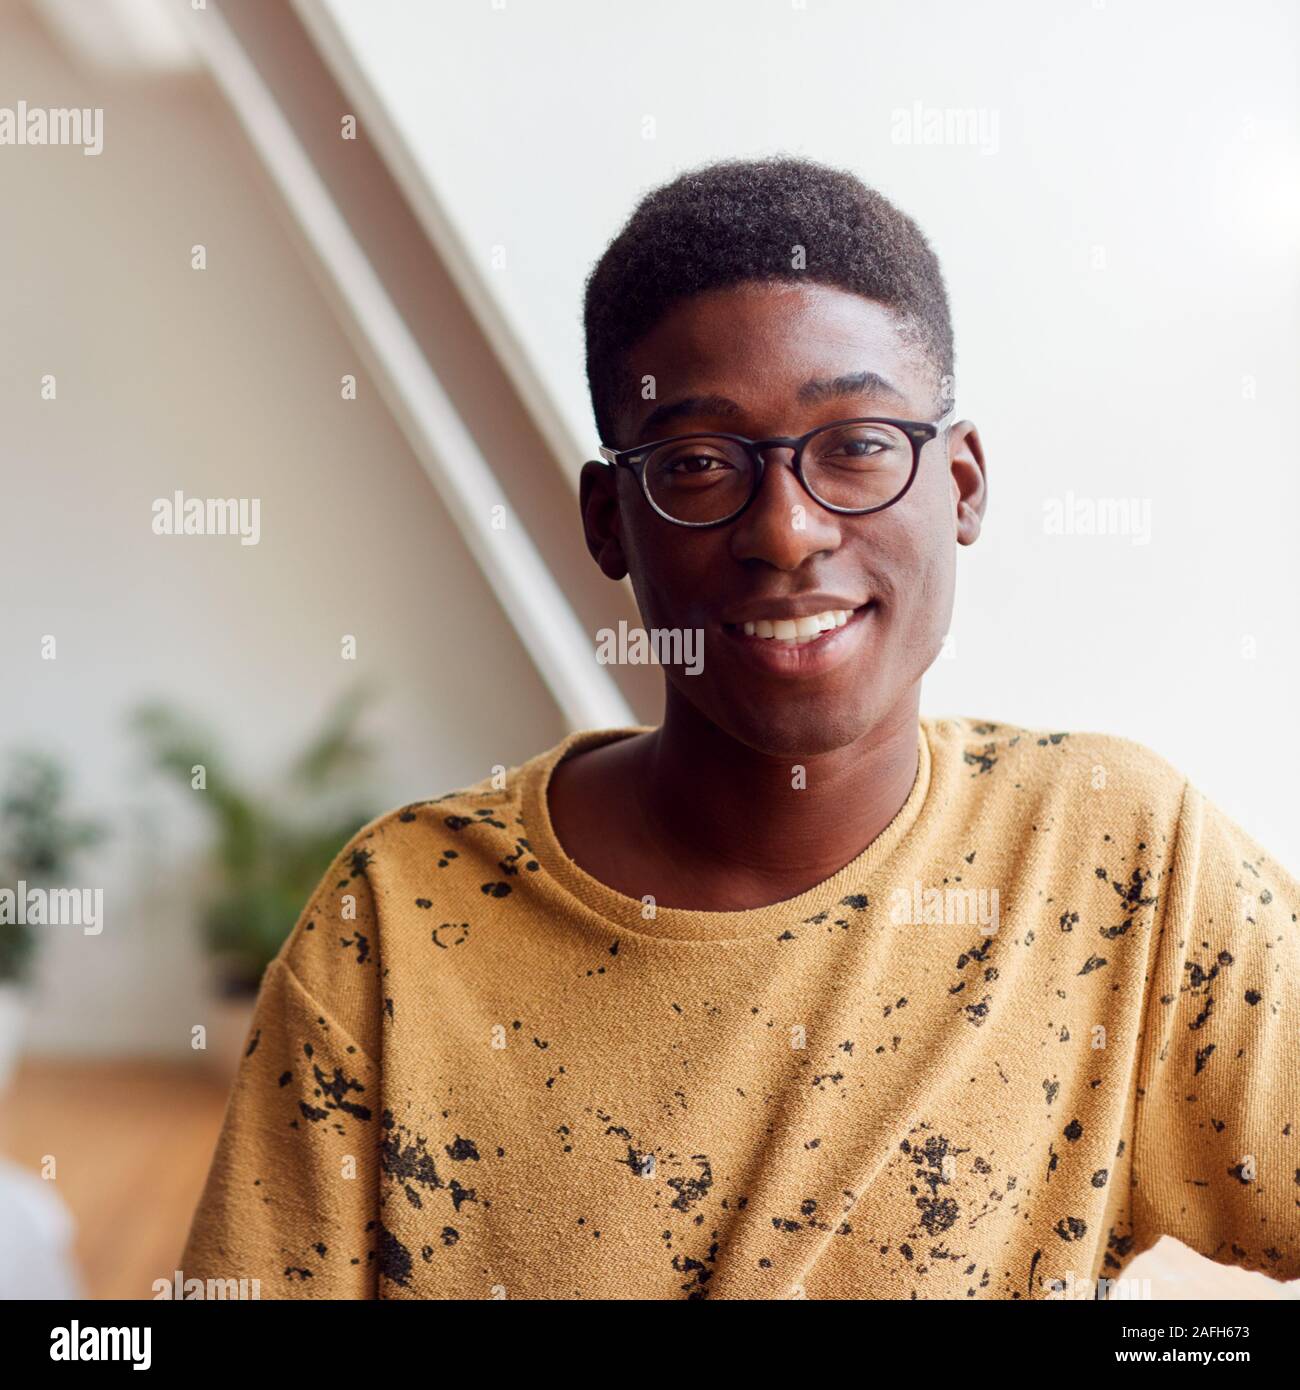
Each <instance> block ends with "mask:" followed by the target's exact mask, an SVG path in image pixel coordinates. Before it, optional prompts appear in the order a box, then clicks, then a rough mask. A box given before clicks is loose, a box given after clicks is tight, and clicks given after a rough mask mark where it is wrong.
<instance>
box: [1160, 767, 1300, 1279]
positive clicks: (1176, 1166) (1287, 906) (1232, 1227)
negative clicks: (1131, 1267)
mask: <svg viewBox="0 0 1300 1390" xmlns="http://www.w3.org/2000/svg"><path fill="white" fill-rule="evenodd" d="M1298 914H1300V885H1298V884H1297V881H1296V879H1295V878H1293V877H1292V876H1291V874H1290V873H1288V872H1287V871H1286V870H1285V869H1283V868H1282V867H1281V866H1280V865H1278V864H1277V863H1276V862H1274V861H1273V860H1272V859H1271V858H1270V857H1269V856H1268V855H1267V854H1265V853H1264V851H1263V850H1262V849H1261V848H1260V847H1259V845H1258V844H1256V843H1255V842H1254V840H1252V839H1251V837H1250V836H1249V835H1247V834H1246V832H1245V831H1244V830H1242V829H1241V827H1240V826H1239V825H1237V824H1236V823H1235V822H1234V821H1232V820H1231V819H1229V817H1228V816H1227V815H1225V814H1224V813H1223V812H1222V811H1221V810H1219V809H1218V807H1216V806H1215V805H1214V804H1213V803H1212V802H1210V801H1208V800H1207V799H1206V798H1205V797H1204V796H1203V795H1202V794H1201V793H1200V792H1199V791H1198V790H1197V789H1196V788H1195V787H1193V786H1191V785H1190V784H1188V785H1187V786H1186V788H1185V791H1184V797H1183V806H1182V812H1181V815H1180V817H1179V822H1178V830H1177V834H1176V837H1175V844H1174V849H1173V859H1172V865H1171V869H1170V877H1169V880H1168V883H1167V887H1166V890H1165V903H1164V907H1163V925H1162V927H1161V928H1160V930H1159V934H1158V936H1157V939H1156V940H1155V942H1154V943H1153V944H1152V947H1151V969H1150V972H1149V975H1148V981H1147V990H1148V996H1147V1001H1146V1006H1145V1016H1146V1022H1145V1026H1144V1029H1143V1039H1142V1049H1141V1061H1140V1065H1139V1073H1138V1088H1137V1109H1136V1116H1135V1124H1134V1160H1133V1183H1134V1188H1133V1214H1134V1234H1135V1237H1136V1241H1135V1244H1136V1249H1137V1250H1143V1249H1146V1248H1147V1247H1148V1246H1150V1245H1152V1244H1154V1243H1155V1241H1156V1240H1157V1239H1158V1238H1159V1237H1160V1236H1161V1235H1170V1236H1174V1237H1176V1238H1177V1239H1178V1240H1180V1241H1182V1242H1183V1243H1184V1244H1185V1245H1188V1246H1190V1247H1191V1248H1192V1249H1193V1250H1196V1251H1198V1252H1199V1253H1200V1254H1202V1255H1204V1256H1206V1257H1207V1258H1209V1259H1211V1260H1215V1261H1217V1262H1218V1263H1220V1264H1228V1265H1238V1266H1240V1267H1241V1268H1243V1269H1251V1270H1258V1271H1260V1272H1262V1273H1264V1274H1267V1275H1269V1276H1271V1277H1272V1278H1274V1279H1296V1278H1300V921H1298V920H1297V919H1298Z"/></svg>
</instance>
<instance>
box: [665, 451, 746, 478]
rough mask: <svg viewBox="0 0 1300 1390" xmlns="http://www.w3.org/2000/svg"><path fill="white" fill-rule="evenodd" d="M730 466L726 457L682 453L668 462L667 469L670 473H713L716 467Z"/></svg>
mask: <svg viewBox="0 0 1300 1390" xmlns="http://www.w3.org/2000/svg"><path fill="white" fill-rule="evenodd" d="M730 466H731V465H730V464H729V463H728V462H727V461H726V459H720V458H717V457H715V456H714V455H713V454H682V455H681V456H680V457H678V458H675V459H672V460H671V461H670V462H669V463H668V465H667V471H668V472H670V473H697V474H698V473H713V472H715V471H717V470H718V469H722V468H729V467H730Z"/></svg>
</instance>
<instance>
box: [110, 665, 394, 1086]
mask: <svg viewBox="0 0 1300 1390" xmlns="http://www.w3.org/2000/svg"><path fill="white" fill-rule="evenodd" d="M367 701H368V697H367V695H366V694H365V693H364V692H363V691H361V690H359V689H353V690H350V691H348V692H346V693H345V694H344V695H343V696H341V697H340V699H339V700H338V701H337V702H336V703H335V704H334V705H333V706H332V708H331V709H330V710H329V712H328V713H327V715H326V717H325V720H324V722H323V724H322V726H321V727H320V729H319V730H318V732H317V733H316V734H315V735H314V736H312V737H311V738H310V739H309V740H308V742H307V744H306V746H305V747H304V748H302V750H301V751H300V752H299V753H298V754H297V756H296V757H293V758H291V759H290V760H289V761H288V762H287V765H286V766H285V767H284V768H282V769H281V770H280V772H279V773H278V774H277V775H276V776H275V777H274V778H273V779H270V780H269V782H268V783H267V784H266V785H262V786H257V787H255V786H253V785H251V784H249V783H246V782H244V781H242V780H241V779H240V778H239V777H238V776H237V775H236V773H235V771H234V769H233V767H232V764H231V761H230V759H229V758H227V757H226V756H225V754H224V752H223V750H222V749H221V747H220V746H219V744H218V741H217V740H216V739H215V738H214V736H213V735H212V734H211V733H210V731H208V730H206V729H204V728H202V727H201V726H199V725H197V724H195V723H192V722H191V721H189V720H187V719H186V718H185V717H183V716H182V715H180V714H179V713H178V712H176V711H175V710H173V709H171V708H170V707H168V706H166V705H163V704H156V703H155V704H150V705H146V706H144V707H142V708H140V709H138V710H137V711H136V712H135V714H134V715H133V717H132V723H133V726H134V729H135V731H136V733H137V735H138V736H139V737H140V739H141V740H142V741H143V744H144V747H145V749H146V751H147V753H148V756H149V758H150V760H151V761H152V763H153V765H154V766H155V767H156V768H157V769H158V770H159V771H160V772H162V773H164V774H165V775H167V776H168V777H169V778H170V779H171V780H172V781H173V782H175V783H176V784H177V785H179V786H182V787H183V788H184V789H185V790H186V792H187V794H191V795H194V796H197V797H198V798H199V802H198V805H199V807H200V808H201V810H202V812H203V813H204V814H205V816H206V818H207V820H208V823H209V826H210V829H211V835H212V839H211V845H210V850H209V853H208V855H207V868H208V885H207V888H206V890H205V892H204V901H203V906H202V915H201V926H202V931H203V939H204V945H205V947H206V950H207V954H208V957H209V961H210V963H211V966H212V979H211V986H212V996H213V997H212V1001H211V1006H210V1013H209V1018H208V1020H207V1033H208V1048H207V1053H208V1056H209V1059H210V1060H211V1061H212V1062H213V1063H214V1064H215V1065H216V1066H217V1067H218V1069H219V1070H220V1072H221V1073H222V1074H223V1075H228V1074H229V1073H230V1071H231V1070H232V1068H233V1066H234V1064H235V1062H236V1061H237V1059H238V1055H239V1048H240V1046H241V1045H242V1043H243V1041H244V1039H245V1037H246V1035H247V1031H248V1025H249V1022H250V1021H251V1017H252V1010H253V1004H254V1001H255V998H256V995H257V989H258V986H259V984H260V983H261V979H262V974H263V972H264V971H265V970H266V967H267V965H268V964H269V963H270V962H271V960H272V959H273V957H274V956H275V954H276V952H277V951H278V950H279V949H280V947H281V945H282V944H283V942H284V939H285V937H286V936H287V935H288V934H289V932H290V931H291V930H292V928H293V925H294V923H295V922H296V921H297V918H298V914H299V913H300V912H301V911H302V908H303V906H304V905H305V904H306V902H307V900H308V898H309V897H310V895H311V893H312V892H313V890H314V889H315V887H316V885H317V883H318V882H319V881H320V878H321V875H322V874H323V873H324V872H325V870H326V869H327V868H328V867H329V864H330V861H331V860H332V859H333V858H334V856H335V855H336V854H337V853H338V852H339V850H340V849H341V848H342V847H343V845H344V844H345V843H346V842H347V841H348V839H350V838H351V836H352V835H353V834H355V832H356V831H357V830H358V829H360V827H361V826H362V825H364V824H365V823H366V822H367V821H368V820H371V819H373V817H374V815H375V814H376V812H375V811H374V810H372V809H371V806H370V802H369V799H368V798H367V796H366V795H365V792H364V790H363V786H364V779H365V776H366V774H367V773H368V772H369V770H370V768H371V766H372V764H373V760H374V754H373V750H372V748H371V746H370V745H369V744H368V743H367V742H366V741H364V740H363V739H362V737H361V736H360V734H359V732H358V729H357V724H358V720H359V717H360V715H361V712H362V710H363V708H364V706H365V704H366V703H367Z"/></svg>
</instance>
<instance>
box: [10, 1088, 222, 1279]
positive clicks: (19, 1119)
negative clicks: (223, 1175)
mask: <svg viewBox="0 0 1300 1390" xmlns="http://www.w3.org/2000/svg"><path fill="white" fill-rule="evenodd" d="M225 1104H226V1088H225V1086H223V1085H222V1084H220V1083H219V1082H217V1081H214V1080H212V1079H210V1078H209V1077H208V1076H206V1075H205V1074H204V1073H203V1072H202V1071H201V1070H199V1069H196V1068H193V1067H185V1066H180V1065H171V1064H167V1063H159V1062H123V1061H114V1062H86V1061H82V1060H77V1061H41V1060H26V1061H24V1062H23V1064H22V1065H21V1067H20V1068H19V1070H18V1074H17V1075H16V1076H15V1077H14V1079H13V1081H12V1083H11V1089H10V1091H9V1093H8V1095H7V1096H6V1097H5V1102H4V1104H3V1106H0V1150H3V1152H4V1153H5V1154H6V1155H7V1156H8V1157H9V1158H11V1159H13V1160H14V1161H15V1162H17V1163H19V1164H21V1165H22V1167H24V1168H26V1169H27V1170H28V1171H29V1172H32V1173H39V1172H40V1171H41V1165H42V1162H43V1161H44V1159H45V1156H46V1155H47V1154H48V1155H52V1156H53V1157H54V1159H55V1162H56V1165H57V1167H56V1173H57V1177H56V1179H55V1180H54V1181H55V1188H56V1190H57V1191H58V1193H59V1195H60V1196H61V1197H62V1198H63V1200H64V1202H65V1203H66V1204H67V1205H68V1207H69V1208H70V1210H71V1212H72V1215H73V1217H74V1219H75V1221H76V1223H77V1232H78V1236H77V1244H76V1255H77V1261H78V1264H79V1267H80V1274H81V1279H82V1283H83V1288H84V1292H85V1294H86V1296H87V1297H89V1298H152V1297H153V1296H154V1295H153V1289H152V1284H153V1281H154V1280H155V1279H161V1278H164V1277H170V1275H171V1274H172V1272H173V1271H174V1270H175V1269H176V1266H177V1264H178V1262H179V1256H180V1253H181V1247H182V1245H183V1244H184V1241H185V1236H186V1233H187V1231H188V1230H189V1223H190V1217H191V1216H192V1215H193V1214H194V1207H195V1204H196V1203H197V1202H198V1198H199V1192H200V1190H201V1189H202V1187H203V1180H204V1178H205V1177H206V1176H207V1171H208V1164H209V1162H210V1161H211V1159H212V1150H213V1148H214V1146H215V1145H216V1142H217V1134H218V1132H219V1130H220V1128H221V1118H222V1115H223V1114H224V1111H225Z"/></svg>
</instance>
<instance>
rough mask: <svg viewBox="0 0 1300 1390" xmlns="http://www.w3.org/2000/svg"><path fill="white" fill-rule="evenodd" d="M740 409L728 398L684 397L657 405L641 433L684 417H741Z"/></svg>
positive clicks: (643, 423) (642, 424)
mask: <svg viewBox="0 0 1300 1390" xmlns="http://www.w3.org/2000/svg"><path fill="white" fill-rule="evenodd" d="M739 414H740V407H739V406H738V405H737V404H736V402H735V401H733V400H729V399H728V398H727V397H726V396H684V397H683V398H682V399H681V400H678V401H665V402H664V403H663V405H657V406H656V407H655V408H654V409H653V410H652V411H651V412H650V414H649V415H647V416H646V417H645V419H644V420H643V421H642V423H641V429H640V431H639V432H640V433H641V434H642V435H648V434H649V433H650V431H651V430H652V429H655V430H657V429H659V428H660V427H661V426H663V425H666V424H668V423H669V422H670V421H672V420H679V419H680V418H681V417H682V416H683V415H739Z"/></svg>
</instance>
